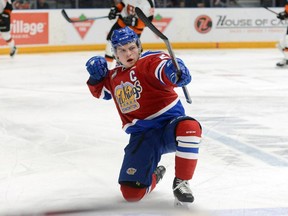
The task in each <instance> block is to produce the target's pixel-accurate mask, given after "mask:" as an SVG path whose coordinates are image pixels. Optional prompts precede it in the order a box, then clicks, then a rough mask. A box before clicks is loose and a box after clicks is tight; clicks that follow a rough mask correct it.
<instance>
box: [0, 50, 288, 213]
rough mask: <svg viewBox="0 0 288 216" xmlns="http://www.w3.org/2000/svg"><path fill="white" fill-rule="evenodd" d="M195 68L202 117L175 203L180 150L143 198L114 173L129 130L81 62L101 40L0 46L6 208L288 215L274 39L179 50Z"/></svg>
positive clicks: (283, 88) (287, 89) (285, 138)
mask: <svg viewBox="0 0 288 216" xmlns="http://www.w3.org/2000/svg"><path fill="white" fill-rule="evenodd" d="M175 54H176V56H177V57H180V58H182V59H183V60H184V61H185V62H186V64H187V65H188V67H189V68H190V70H191V73H192V76H193V81H192V83H191V84H189V85H188V86H187V88H188V90H189V92H190V94H191V97H192V100H193V103H192V104H187V103H186V102H185V99H184V97H183V92H182V89H181V88H180V89H177V92H178V93H179V95H180V97H181V100H182V102H183V104H184V106H185V108H186V110H187V115H190V116H192V117H194V118H196V119H198V120H199V121H200V122H201V124H202V126H203V140H202V143H201V148H200V155H199V157H200V158H199V163H198V167H197V169H196V172H195V175H194V177H193V179H192V181H190V185H191V188H192V190H193V193H194V196H195V202H194V203H193V204H192V205H191V206H189V209H185V210H182V209H175V208H174V206H173V201H174V198H173V193H172V189H171V187H172V180H173V177H174V155H173V154H167V155H164V156H163V158H162V161H161V162H160V164H163V165H165V166H166V167H167V172H166V175H165V176H164V179H163V181H162V182H160V183H159V185H157V187H156V189H155V190H154V191H153V192H152V193H151V194H149V195H148V196H147V197H145V198H144V200H142V201H141V202H139V203H127V202H125V201H124V200H123V198H122V196H121V193H120V191H119V185H118V183H117V179H118V173H119V169H120V166H121V162H122V157H123V149H124V147H125V145H126V144H127V142H128V138H129V137H128V135H127V134H125V133H124V131H122V129H121V122H120V119H119V117H118V115H117V111H116V109H115V107H114V104H113V102H112V101H102V100H98V99H95V98H93V97H92V95H90V92H89V90H88V88H87V86H86V80H87V79H88V73H87V72H86V70H85V66H84V65H85V62H86V60H88V58H90V57H91V56H93V55H103V53H102V52H74V53H51V54H18V55H17V56H15V58H14V59H10V57H9V56H8V55H7V56H4V55H2V56H0V215H1V216H2V215H5V216H6V215H17V216H18V215H64V216H66V215H84V214H85V215H104V216H106V215H109V216H110V215H112V216H113V215H117V216H140V215H141V216H162V215H163V216H164V215H165V216H169V215H177V216H182V215H192V216H193V215H197V216H198V215H212V216H214V215H220V216H228V215H229V216H230V215H231V216H232V215H233V216H287V215H288V154H287V153H288V84H287V83H288V68H284V69H278V68H276V67H275V64H276V63H277V61H280V60H281V59H282V55H281V53H279V52H278V50H276V49H239V50H237V49H227V50H226V49H218V50H217V49H215V50H209V49H205V50H175Z"/></svg>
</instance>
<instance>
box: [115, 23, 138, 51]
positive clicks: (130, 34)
mask: <svg viewBox="0 0 288 216" xmlns="http://www.w3.org/2000/svg"><path fill="white" fill-rule="evenodd" d="M132 42H135V43H136V45H137V46H138V47H139V48H140V49H141V43H140V40H139V37H138V35H137V34H136V33H135V32H134V31H133V30H132V29H131V28H129V27H127V26H126V27H125V28H121V29H116V30H114V31H113V34H112V36H111V44H112V47H113V49H114V52H115V51H116V48H117V47H118V46H124V45H126V44H128V43H132Z"/></svg>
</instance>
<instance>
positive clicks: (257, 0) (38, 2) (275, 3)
mask: <svg viewBox="0 0 288 216" xmlns="http://www.w3.org/2000/svg"><path fill="white" fill-rule="evenodd" d="M12 2H13V6H14V9H59V8H110V7H111V6H113V5H115V4H117V3H118V2H119V0H110V1H103V0H14V1H13V0H12ZM285 3H286V0H155V6H156V8H167V7H169V8H203V7H224V8H225V7H244V8H246V7H263V6H266V7H283V6H284V5H285Z"/></svg>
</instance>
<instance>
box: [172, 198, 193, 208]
mask: <svg viewBox="0 0 288 216" xmlns="http://www.w3.org/2000/svg"><path fill="white" fill-rule="evenodd" d="M190 205H191V203H190V202H181V201H179V200H178V199H177V198H175V200H174V207H175V208H181V209H189V206H190Z"/></svg>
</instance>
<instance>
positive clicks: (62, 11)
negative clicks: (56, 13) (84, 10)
mask: <svg viewBox="0 0 288 216" xmlns="http://www.w3.org/2000/svg"><path fill="white" fill-rule="evenodd" d="M61 13H62V15H63V17H64V18H65V19H66V20H67V22H69V23H75V22H85V21H88V20H97V19H103V18H108V16H100V17H89V18H85V19H71V18H70V17H69V16H68V14H67V13H66V11H65V10H64V9H62V10H61Z"/></svg>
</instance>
